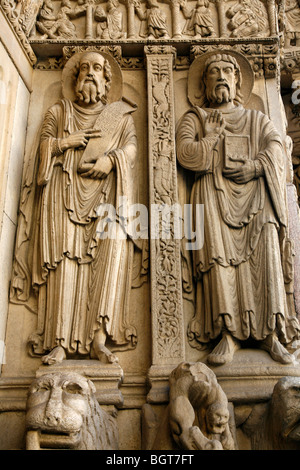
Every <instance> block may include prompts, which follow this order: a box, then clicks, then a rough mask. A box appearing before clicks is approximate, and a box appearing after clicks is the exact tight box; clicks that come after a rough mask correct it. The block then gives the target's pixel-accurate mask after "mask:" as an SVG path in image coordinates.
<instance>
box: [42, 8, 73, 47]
mask: <svg viewBox="0 0 300 470" xmlns="http://www.w3.org/2000/svg"><path fill="white" fill-rule="evenodd" d="M70 17H71V18H73V9H72V6H71V3H70V1H69V0H62V2H61V7H60V10H59V12H58V14H57V17H56V20H55V22H54V23H53V25H52V27H51V28H50V29H49V30H48V31H47V32H46V31H45V33H47V34H48V37H49V38H51V39H56V38H57V37H61V38H65V39H72V38H74V37H75V36H76V27H75V25H74V24H73V23H72V21H71V20H70Z"/></svg>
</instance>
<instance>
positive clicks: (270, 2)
mask: <svg viewBox="0 0 300 470" xmlns="http://www.w3.org/2000/svg"><path fill="white" fill-rule="evenodd" d="M267 9H268V16H269V25H270V36H275V35H276V34H278V32H277V28H278V27H277V18H276V4H275V0H267Z"/></svg>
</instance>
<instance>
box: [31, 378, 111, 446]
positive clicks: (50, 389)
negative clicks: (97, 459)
mask: <svg viewBox="0 0 300 470" xmlns="http://www.w3.org/2000/svg"><path fill="white" fill-rule="evenodd" d="M94 393H95V387H94V384H93V383H92V382H91V381H90V380H88V379H86V378H85V377H83V376H81V375H79V374H77V373H73V372H62V373H52V374H51V373H50V374H46V375H43V376H41V377H39V378H37V379H35V380H34V381H33V383H32V384H31V387H30V389H29V394H28V400H27V411H26V429H27V449H30V448H43V447H45V448H69V449H78V450H81V449H87V450H99V449H105V450H115V449H117V448H118V436H117V428H116V423H115V420H114V418H112V417H111V416H110V415H109V414H108V413H106V412H105V411H104V410H102V409H101V407H100V405H99V403H98V401H97V400H96V397H95V395H94Z"/></svg>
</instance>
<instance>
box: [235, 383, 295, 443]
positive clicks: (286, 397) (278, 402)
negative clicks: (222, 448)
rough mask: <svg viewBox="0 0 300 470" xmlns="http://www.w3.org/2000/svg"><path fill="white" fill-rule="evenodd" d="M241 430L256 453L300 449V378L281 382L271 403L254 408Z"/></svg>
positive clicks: (276, 385)
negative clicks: (259, 451) (257, 451)
mask: <svg viewBox="0 0 300 470" xmlns="http://www.w3.org/2000/svg"><path fill="white" fill-rule="evenodd" d="M237 413H238V411H237ZM240 428H241V430H242V431H243V432H244V433H245V434H246V435H247V436H248V437H249V438H250V440H251V449H252V450H254V451H255V450H300V378H299V377H293V376H291V377H289V376H287V377H282V378H281V379H279V380H278V382H277V383H276V384H275V386H274V389H273V393H272V397H271V399H270V401H269V402H267V403H264V404H256V405H254V406H253V408H252V410H251V412H250V414H249V415H248V416H247V418H246V420H245V421H243V422H242V423H241V425H240Z"/></svg>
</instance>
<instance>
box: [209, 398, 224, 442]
mask: <svg viewBox="0 0 300 470" xmlns="http://www.w3.org/2000/svg"><path fill="white" fill-rule="evenodd" d="M228 421H229V411H228V409H227V408H226V407H225V406H224V404H223V403H218V402H216V403H213V404H212V405H210V406H209V407H208V408H207V410H206V424H207V429H208V431H209V432H210V433H212V434H222V433H223V432H225V430H226V424H227V423H228Z"/></svg>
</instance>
